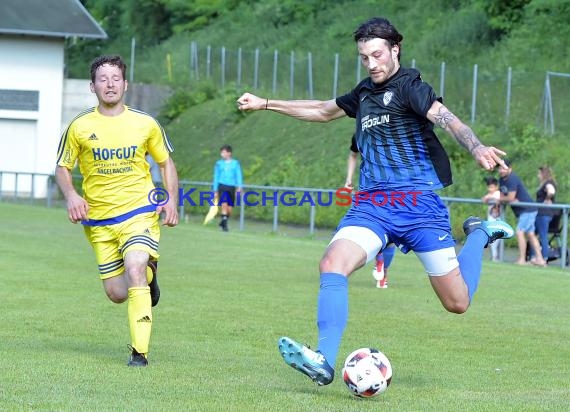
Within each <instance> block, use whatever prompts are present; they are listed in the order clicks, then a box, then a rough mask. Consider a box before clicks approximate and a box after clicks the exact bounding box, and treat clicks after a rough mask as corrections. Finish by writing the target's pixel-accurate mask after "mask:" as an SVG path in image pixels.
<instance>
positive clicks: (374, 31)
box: [353, 17, 404, 60]
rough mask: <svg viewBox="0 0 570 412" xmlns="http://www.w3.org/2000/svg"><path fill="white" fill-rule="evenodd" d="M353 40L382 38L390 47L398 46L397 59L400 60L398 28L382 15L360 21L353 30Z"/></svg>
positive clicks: (400, 36)
mask: <svg viewBox="0 0 570 412" xmlns="http://www.w3.org/2000/svg"><path fill="white" fill-rule="evenodd" d="M353 35H354V41H355V42H357V43H358V42H359V41H368V40H372V39H376V38H379V39H384V40H386V41H387V42H388V43H390V47H392V46H398V48H399V50H400V51H398V60H400V54H401V50H402V40H403V39H404V36H402V35H401V34H400V33H399V32H398V30H396V28H395V27H394V26H393V25H392V23H390V22H389V21H388V19H385V18H384V17H374V18H372V19H370V20H368V21H366V22H364V23H362V24H361V25H360V26H358V28H357V29H356V30H355V31H354V33H353Z"/></svg>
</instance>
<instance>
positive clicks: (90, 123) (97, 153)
mask: <svg viewBox="0 0 570 412" xmlns="http://www.w3.org/2000/svg"><path fill="white" fill-rule="evenodd" d="M172 150H173V149H172V145H171V143H170V141H169V140H168V136H167V135H166V133H165V132H164V130H163V128H162V127H161V126H160V124H159V123H158V122H157V121H156V120H155V119H154V118H153V117H152V116H150V115H148V114H147V113H144V112H141V111H138V110H135V109H132V108H130V107H128V106H125V110H124V111H123V113H121V114H120V115H119V116H113V117H110V116H103V115H102V114H100V113H99V111H98V110H97V108H96V107H93V108H91V109H88V110H85V111H83V112H81V113H80V114H79V115H77V116H76V117H75V119H73V121H72V122H71V123H70V124H69V126H68V127H67V129H66V130H65V132H64V133H63V135H62V137H61V141H60V143H59V147H58V153H57V165H58V166H63V167H66V168H67V169H69V170H72V169H73V168H74V167H75V163H76V162H78V164H79V170H80V172H81V174H82V175H83V185H82V186H83V197H84V198H85V200H86V201H87V203H88V204H89V213H88V217H89V221H91V220H95V221H97V220H107V219H112V218H114V217H116V216H121V215H124V214H127V213H129V212H133V211H135V210H137V209H140V208H143V207H145V206H150V201H149V193H150V191H151V190H152V189H153V188H154V184H153V182H152V178H151V174H150V167H149V164H148V162H147V161H146V159H145V156H146V154H147V153H149V154H150V155H151V156H152V157H153V158H154V160H155V161H156V162H157V163H162V162H164V161H166V160H167V159H168V157H169V153H170V152H172ZM87 224H89V223H87Z"/></svg>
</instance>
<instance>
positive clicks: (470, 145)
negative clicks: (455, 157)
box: [453, 125, 481, 153]
mask: <svg viewBox="0 0 570 412" xmlns="http://www.w3.org/2000/svg"><path fill="white" fill-rule="evenodd" d="M453 137H455V140H457V142H458V143H459V144H460V145H461V146H463V147H464V148H466V149H467V150H469V153H473V150H475V149H476V148H477V147H479V146H481V142H480V141H479V139H477V136H475V133H473V130H471V128H470V127H468V126H465V125H463V127H461V128H460V129H459V130H458V131H457V132H455V133H453Z"/></svg>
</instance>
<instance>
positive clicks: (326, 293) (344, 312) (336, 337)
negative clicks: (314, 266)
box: [317, 273, 348, 368]
mask: <svg viewBox="0 0 570 412" xmlns="http://www.w3.org/2000/svg"><path fill="white" fill-rule="evenodd" d="M347 320H348V279H347V278H346V277H345V276H343V275H341V274H338V273H321V287H320V290H319V299H318V306H317V326H318V328H319V344H318V348H317V350H318V351H319V352H321V353H322V354H323V356H324V357H325V359H326V360H327V362H328V363H329V365H330V366H331V367H333V368H334V365H335V362H336V356H337V354H338V349H339V347H340V340H341V338H342V334H343V332H344V328H345V326H346V322H347Z"/></svg>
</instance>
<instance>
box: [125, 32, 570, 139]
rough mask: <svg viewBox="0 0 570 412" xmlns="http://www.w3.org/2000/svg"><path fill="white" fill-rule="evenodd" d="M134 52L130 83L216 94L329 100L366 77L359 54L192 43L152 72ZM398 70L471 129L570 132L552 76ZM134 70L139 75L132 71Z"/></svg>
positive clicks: (431, 67) (560, 84) (449, 67)
mask: <svg viewBox="0 0 570 412" xmlns="http://www.w3.org/2000/svg"><path fill="white" fill-rule="evenodd" d="M135 45H136V42H135V41H134V40H133V41H132V44H131V61H130V65H129V67H130V80H131V82H134V81H135V80H136V81H139V82H141V81H142V82H153V83H156V82H162V83H167V84H176V83H178V84H180V83H182V84H184V83H185V82H187V81H204V80H206V81H211V82H212V83H214V85H215V86H216V87H219V88H221V89H228V88H235V89H238V90H239V89H248V90H251V91H253V92H256V91H259V92H260V93H261V92H263V93H271V94H272V95H273V96H274V97H275V98H290V99H313V98H317V99H325V100H326V99H330V98H334V97H336V96H338V95H340V94H344V93H346V92H348V91H349V90H351V89H352V88H353V87H354V86H355V85H356V84H357V83H358V82H359V81H360V80H362V79H363V78H364V77H365V76H366V73H365V69H364V68H363V67H362V64H361V63H360V59H359V57H358V56H357V55H356V54H354V55H353V54H351V55H349V56H347V55H344V54H342V55H341V54H339V53H330V52H327V51H317V52H315V53H313V52H302V53H301V52H295V51H289V52H281V51H279V50H273V51H267V50H265V51H262V50H261V49H259V48H257V49H254V50H247V49H242V48H238V49H237V50H236V49H229V48H226V47H224V46H221V47H213V46H211V45H199V44H198V43H197V42H196V41H192V42H190V43H189V44H188V47H187V48H182V50H181V49H180V48H178V49H173V50H171V51H168V52H166V53H165V55H164V56H163V58H162V61H163V64H160V63H159V64H156V62H157V59H156V57H157V56H154V58H153V59H151V60H152V64H150V63H149V62H146V61H144V60H141V61H136V60H135V56H136V54H135ZM158 61H159V62H160V58H159V60H158ZM402 65H403V66H406V67H415V68H417V69H418V70H420V72H421V73H422V79H424V80H425V81H427V82H428V83H430V84H431V85H432V86H433V87H434V89H435V90H436V92H437V93H438V94H439V95H440V96H442V97H444V101H445V102H446V103H447V104H449V105H450V108H452V109H453V111H454V112H455V113H456V114H458V115H460V116H461V117H464V118H466V119H467V118H469V119H470V121H471V123H475V122H476V121H481V120H484V121H485V122H487V123H488V124H495V125H499V126H502V125H506V126H508V124H509V121H510V120H511V119H513V118H516V119H523V120H524V121H525V122H532V123H534V124H535V125H536V126H537V127H541V128H542V127H544V129H545V131H547V132H552V131H554V121H556V130H557V131H560V132H564V131H565V130H569V131H570V121H569V120H568V119H570V107H569V106H568V105H567V104H566V103H565V100H564V99H565V96H567V95H568V93H570V81H563V80H560V81H558V80H557V81H556V86H553V87H555V90H556V92H555V93H554V92H553V93H551V92H550V91H551V90H550V88H548V89H547V88H545V76H546V80H547V85H548V86H549V85H550V83H548V80H549V79H550V78H551V77H552V76H551V75H550V76H549V73H550V74H551V72H547V73H545V72H529V71H527V70H518V69H517V68H516V67H505V68H504V69H500V70H496V69H491V68H489V67H486V66H484V65H480V64H474V65H471V66H465V65H463V66H459V65H453V64H446V63H445V62H424V61H416V60H415V59H411V60H409V59H406V60H405V61H402ZM139 67H142V69H141V70H137V69H138V68H139ZM137 76H139V78H137ZM546 117H548V119H549V120H548V123H547V122H546V121H545V118H546ZM551 119H552V120H551ZM554 119H555V120H554Z"/></svg>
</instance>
